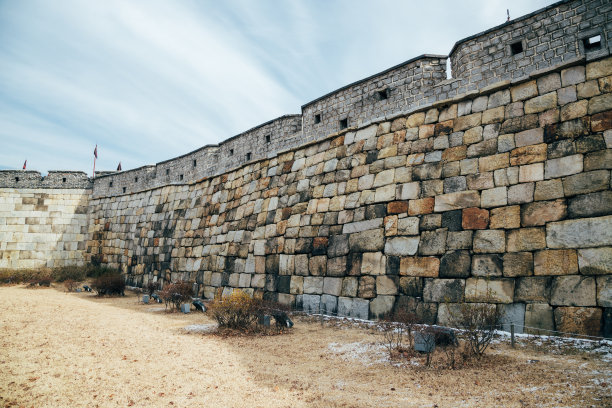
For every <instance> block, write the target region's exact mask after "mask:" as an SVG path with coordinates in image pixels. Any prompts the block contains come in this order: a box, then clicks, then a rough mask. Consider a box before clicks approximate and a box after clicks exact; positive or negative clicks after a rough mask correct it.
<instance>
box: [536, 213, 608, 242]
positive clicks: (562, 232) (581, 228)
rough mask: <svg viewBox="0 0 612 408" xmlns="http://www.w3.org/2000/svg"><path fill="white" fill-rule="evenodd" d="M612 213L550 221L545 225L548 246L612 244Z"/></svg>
mask: <svg viewBox="0 0 612 408" xmlns="http://www.w3.org/2000/svg"><path fill="white" fill-rule="evenodd" d="M611 225H612V215H609V216H605V217H598V218H583V219H579V220H566V221H558V222H551V223H549V224H547V225H546V242H547V243H548V247H549V248H589V247H601V246H610V245H612V228H610V226H611Z"/></svg>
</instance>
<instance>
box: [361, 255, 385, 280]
mask: <svg viewBox="0 0 612 408" xmlns="http://www.w3.org/2000/svg"><path fill="white" fill-rule="evenodd" d="M385 262H386V257H385V256H384V255H383V254H382V252H364V253H363V256H362V258H361V274H362V275H383V274H384V273H385V269H386V268H385Z"/></svg>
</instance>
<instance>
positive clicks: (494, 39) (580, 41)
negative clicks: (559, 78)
mask: <svg viewBox="0 0 612 408" xmlns="http://www.w3.org/2000/svg"><path fill="white" fill-rule="evenodd" d="M610 21H612V5H611V4H610V2H609V1H605V0H577V1H562V2H559V3H555V4H553V5H551V6H549V7H546V8H544V9H542V10H538V11H535V12H533V13H531V14H528V15H526V16H523V17H520V18H517V19H515V20H512V21H510V22H508V23H506V24H502V25H500V26H497V27H494V28H491V29H490V30H487V31H485V32H483V33H480V34H476V35H474V36H472V37H468V38H466V39H463V40H461V41H459V42H457V43H456V44H455V46H454V47H453V49H452V51H451V53H450V60H451V69H452V75H453V77H454V78H457V79H460V86H459V87H458V93H460V94H461V93H465V92H468V91H471V90H475V89H482V88H484V87H486V86H488V85H491V84H493V83H496V82H500V81H512V80H516V79H519V78H523V77H526V76H529V75H530V74H531V73H533V72H534V71H538V70H542V69H546V68H550V67H555V66H557V65H561V64H563V63H567V62H568V61H572V60H574V59H576V58H578V57H585V56H586V57H587V58H601V57H604V56H607V55H610V49H609V45H610V41H611V40H612V38H610V35H611V34H610V32H611V26H610ZM598 35H599V36H600V40H601V43H600V46H599V47H593V48H592V49H589V48H588V46H587V47H585V44H584V40H587V39H588V38H591V37H596V36H598Z"/></svg>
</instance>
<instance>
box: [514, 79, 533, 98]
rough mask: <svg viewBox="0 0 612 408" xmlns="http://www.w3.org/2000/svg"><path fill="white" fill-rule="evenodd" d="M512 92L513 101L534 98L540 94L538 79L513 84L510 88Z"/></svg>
mask: <svg viewBox="0 0 612 408" xmlns="http://www.w3.org/2000/svg"><path fill="white" fill-rule="evenodd" d="M510 94H511V95H512V101H513V102H516V101H523V100H525V99H530V98H533V97H534V96H537V95H538V88H537V85H536V81H535V80H534V81H529V82H525V83H522V84H519V85H516V86H513V87H512V88H510Z"/></svg>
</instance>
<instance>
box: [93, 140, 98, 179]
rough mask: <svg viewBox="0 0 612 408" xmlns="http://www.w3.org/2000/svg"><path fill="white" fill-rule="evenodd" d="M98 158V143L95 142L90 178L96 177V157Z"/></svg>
mask: <svg viewBox="0 0 612 408" xmlns="http://www.w3.org/2000/svg"><path fill="white" fill-rule="evenodd" d="M97 158H98V144H97V143H96V148H95V149H94V167H93V175H92V178H94V179H95V178H96V159H97Z"/></svg>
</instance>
